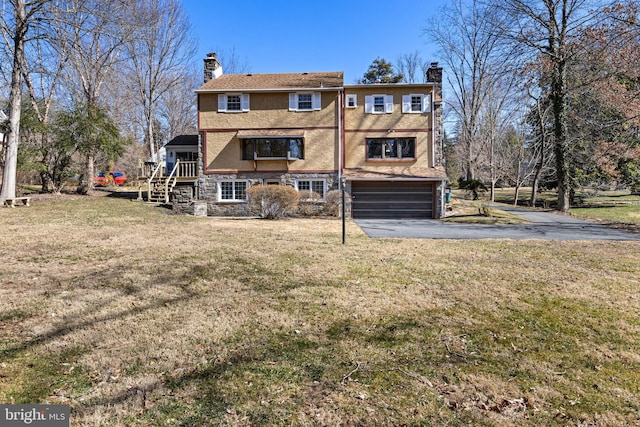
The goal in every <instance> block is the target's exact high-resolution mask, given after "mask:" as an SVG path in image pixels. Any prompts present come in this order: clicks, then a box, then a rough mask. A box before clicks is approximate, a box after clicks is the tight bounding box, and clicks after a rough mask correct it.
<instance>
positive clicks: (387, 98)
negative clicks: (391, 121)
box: [364, 95, 393, 114]
mask: <svg viewBox="0 0 640 427" xmlns="http://www.w3.org/2000/svg"><path fill="white" fill-rule="evenodd" d="M379 97H384V111H375V105H374V101H375V98H379ZM364 112H365V113H367V114H391V113H393V95H368V96H365V97H364Z"/></svg>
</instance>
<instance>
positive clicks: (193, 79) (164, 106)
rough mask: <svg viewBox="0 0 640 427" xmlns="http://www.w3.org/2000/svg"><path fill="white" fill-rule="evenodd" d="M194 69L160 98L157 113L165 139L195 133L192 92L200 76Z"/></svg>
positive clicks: (194, 101) (194, 106)
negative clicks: (163, 127) (162, 124)
mask: <svg viewBox="0 0 640 427" xmlns="http://www.w3.org/2000/svg"><path fill="white" fill-rule="evenodd" d="M195 70H196V68H195V67H193V71H192V72H191V74H190V75H184V76H183V78H181V79H179V81H178V82H177V83H176V84H175V85H173V86H172V87H171V88H169V89H168V90H167V91H166V92H165V93H164V94H162V97H161V98H160V103H159V106H158V113H159V116H160V118H161V122H162V123H164V124H165V126H166V130H165V133H166V135H167V139H172V138H174V137H176V136H178V135H189V134H195V133H196V123H195V117H196V111H195V110H196V98H195V96H194V95H193V94H194V91H195V90H196V89H197V88H198V85H199V83H200V82H201V77H200V73H199V72H198V73H196V72H195Z"/></svg>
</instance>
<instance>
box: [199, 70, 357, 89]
mask: <svg viewBox="0 0 640 427" xmlns="http://www.w3.org/2000/svg"><path fill="white" fill-rule="evenodd" d="M343 83H344V74H343V72H342V71H337V72H320V73H280V74H223V75H222V76H220V77H218V78H217V79H212V80H209V81H208V82H207V83H205V84H204V85H202V86H201V87H200V88H199V89H198V92H200V91H217V90H268V89H274V90H277V89H319V88H340V87H342V86H343Z"/></svg>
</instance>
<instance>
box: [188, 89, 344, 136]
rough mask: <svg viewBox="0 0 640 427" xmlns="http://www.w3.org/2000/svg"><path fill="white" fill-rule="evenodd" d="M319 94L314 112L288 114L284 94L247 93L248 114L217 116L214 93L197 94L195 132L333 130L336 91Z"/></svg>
mask: <svg viewBox="0 0 640 427" xmlns="http://www.w3.org/2000/svg"><path fill="white" fill-rule="evenodd" d="M303 92H304V93H311V92H309V91H303ZM301 93H302V92H301ZM320 94H321V109H320V110H318V111H299V112H295V111H289V93H288V92H264V93H261V92H258V93H249V111H247V112H242V113H235V112H234V113H219V112H218V93H203V94H200V95H199V99H200V100H199V108H198V123H199V129H201V130H212V129H273V128H276V129H277V128H280V129H282V128H295V129H301V128H317V127H327V126H331V127H335V126H337V123H338V92H337V91H324V92H320Z"/></svg>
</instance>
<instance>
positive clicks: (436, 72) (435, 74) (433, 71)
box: [427, 62, 442, 84]
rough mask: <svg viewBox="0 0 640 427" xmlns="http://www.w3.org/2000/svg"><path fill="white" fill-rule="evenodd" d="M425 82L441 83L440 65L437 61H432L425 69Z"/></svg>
mask: <svg viewBox="0 0 640 427" xmlns="http://www.w3.org/2000/svg"><path fill="white" fill-rule="evenodd" d="M427 83H439V84H442V67H438V63H437V62H432V63H431V66H430V67H429V68H428V69H427Z"/></svg>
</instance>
